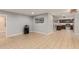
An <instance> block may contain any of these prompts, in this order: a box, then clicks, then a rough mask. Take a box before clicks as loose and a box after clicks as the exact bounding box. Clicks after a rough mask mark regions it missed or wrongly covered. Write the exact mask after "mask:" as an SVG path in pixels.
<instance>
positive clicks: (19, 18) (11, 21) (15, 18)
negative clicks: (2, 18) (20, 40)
mask: <svg viewBox="0 0 79 59" xmlns="http://www.w3.org/2000/svg"><path fill="white" fill-rule="evenodd" d="M0 14H4V15H6V16H7V24H6V26H7V35H8V36H12V35H15V34H20V33H23V28H24V25H26V24H27V25H29V27H30V31H32V18H31V17H29V16H23V15H19V14H12V13H7V12H2V11H0Z"/></svg>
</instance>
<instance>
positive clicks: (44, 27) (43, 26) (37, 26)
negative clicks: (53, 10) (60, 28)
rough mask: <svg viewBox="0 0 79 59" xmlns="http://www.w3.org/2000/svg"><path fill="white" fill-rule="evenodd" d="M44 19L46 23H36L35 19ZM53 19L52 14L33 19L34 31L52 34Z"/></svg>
mask: <svg viewBox="0 0 79 59" xmlns="http://www.w3.org/2000/svg"><path fill="white" fill-rule="evenodd" d="M41 17H44V23H35V18H41ZM52 25H53V18H52V15H50V14H48V13H47V14H42V15H38V16H35V17H33V31H34V32H39V33H44V34H48V33H50V32H53V26H52Z"/></svg>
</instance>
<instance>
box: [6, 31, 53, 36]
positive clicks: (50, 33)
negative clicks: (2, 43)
mask: <svg viewBox="0 0 79 59" xmlns="http://www.w3.org/2000/svg"><path fill="white" fill-rule="evenodd" d="M31 32H34V33H40V34H43V35H47V36H48V35H50V34H52V33H53V32H49V33H44V32H37V31H31ZM22 34H23V33H17V34H12V35H7V37H14V36H18V35H22Z"/></svg>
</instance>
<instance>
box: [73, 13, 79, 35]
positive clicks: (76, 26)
mask: <svg viewBox="0 0 79 59" xmlns="http://www.w3.org/2000/svg"><path fill="white" fill-rule="evenodd" d="M74 31H75V34H78V35H79V13H77V14H76V16H75V22H74Z"/></svg>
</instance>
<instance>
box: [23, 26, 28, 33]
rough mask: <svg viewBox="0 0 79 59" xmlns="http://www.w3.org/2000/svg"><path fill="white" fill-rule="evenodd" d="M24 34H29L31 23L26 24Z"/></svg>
mask: <svg viewBox="0 0 79 59" xmlns="http://www.w3.org/2000/svg"><path fill="white" fill-rule="evenodd" d="M24 34H29V25H25V26H24Z"/></svg>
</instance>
